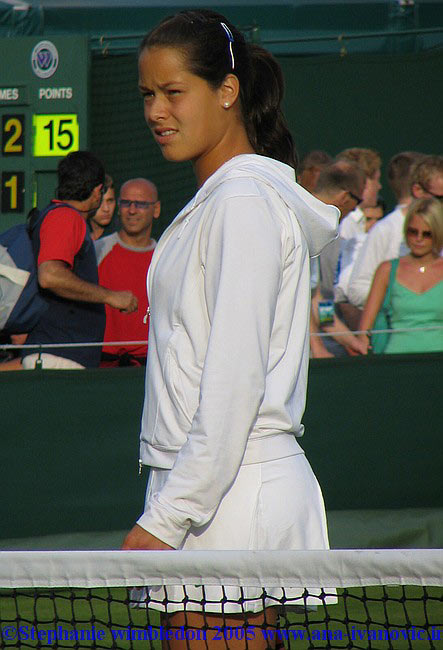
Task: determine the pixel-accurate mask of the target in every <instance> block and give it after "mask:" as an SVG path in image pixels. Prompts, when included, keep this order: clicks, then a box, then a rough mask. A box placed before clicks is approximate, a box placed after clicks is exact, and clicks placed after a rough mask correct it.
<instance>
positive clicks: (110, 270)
mask: <svg viewBox="0 0 443 650" xmlns="http://www.w3.org/2000/svg"><path fill="white" fill-rule="evenodd" d="M118 206H119V217H120V222H121V229H120V230H119V231H118V232H116V233H113V234H112V235H109V236H108V237H102V238H101V239H99V240H97V241H96V242H95V247H96V252H97V263H98V273H99V281H100V284H103V285H105V286H107V287H109V288H111V289H114V290H115V291H120V290H121V289H122V288H123V287H124V288H127V289H130V290H131V291H132V292H133V293H134V294H135V295H136V296H137V300H138V305H139V309H138V311H137V312H135V313H133V314H129V315H125V316H122V314H121V313H120V312H117V311H116V310H114V309H109V308H108V307H106V329H105V337H104V341H105V343H106V342H107V341H110V342H114V341H116V342H118V343H117V344H116V345H112V346H108V345H106V346H104V348H103V353H102V363H101V365H102V366H125V365H144V364H145V363H146V353H147V343H146V341H147V337H148V326H147V322H146V321H147V318H145V315H146V314H147V311H148V297H147V293H146V274H147V272H148V268H149V265H150V263H151V259H152V255H153V253H154V248H155V245H156V243H157V242H156V241H155V240H154V239H152V238H151V230H152V223H153V220H154V219H157V218H158V217H159V216H160V201H159V200H158V193H157V188H156V187H155V185H154V184H153V183H152V182H151V181H148V180H147V179H145V178H134V179H131V180H129V181H127V182H126V183H124V184H123V185H122V187H121V189H120V197H119V199H118ZM128 341H142V342H143V343H138V344H136V345H127V344H125V343H127V342H128ZM120 342H121V343H120Z"/></svg>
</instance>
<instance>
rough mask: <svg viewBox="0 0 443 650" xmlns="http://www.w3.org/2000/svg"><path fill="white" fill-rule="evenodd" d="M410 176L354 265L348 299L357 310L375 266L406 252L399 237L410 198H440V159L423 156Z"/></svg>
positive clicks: (442, 168)
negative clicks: (404, 193) (403, 193)
mask: <svg viewBox="0 0 443 650" xmlns="http://www.w3.org/2000/svg"><path fill="white" fill-rule="evenodd" d="M417 156H420V154H417ZM411 174H412V175H411V178H410V190H409V194H408V196H407V197H403V198H402V199H401V201H402V202H401V203H399V204H398V205H397V206H396V208H395V209H394V210H393V211H392V212H391V213H390V214H389V215H387V216H386V217H385V218H384V219H383V220H382V221H381V222H380V223H378V224H377V225H376V226H374V228H372V230H371V232H370V233H369V234H368V236H367V238H366V241H365V242H364V244H363V246H362V248H361V250H360V253H359V255H358V257H357V260H356V262H355V264H354V269H353V271H352V275H351V279H350V282H349V288H348V298H349V301H350V302H351V303H352V304H353V305H355V306H356V307H359V308H360V309H362V308H363V306H364V304H365V302H366V298H367V296H368V293H369V290H370V288H371V284H372V278H373V276H374V273H375V271H376V270H377V268H378V266H379V265H380V264H381V263H382V262H384V261H386V260H390V259H395V258H397V257H401V256H402V255H406V254H407V252H408V248H407V246H406V242H405V241H404V236H403V223H404V218H405V213H406V209H407V206H408V205H409V203H410V202H411V201H412V200H413V199H420V198H425V197H432V196H434V197H437V198H441V199H443V156H426V157H425V158H423V159H422V160H421V162H418V163H417V164H416V165H415V166H413V167H412V172H411Z"/></svg>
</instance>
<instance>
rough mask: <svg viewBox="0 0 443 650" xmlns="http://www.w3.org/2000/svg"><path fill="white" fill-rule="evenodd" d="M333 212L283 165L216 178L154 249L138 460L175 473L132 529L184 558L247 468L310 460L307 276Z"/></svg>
mask: <svg viewBox="0 0 443 650" xmlns="http://www.w3.org/2000/svg"><path fill="white" fill-rule="evenodd" d="M338 217H339V211H338V209H337V208H335V207H333V206H327V205H325V204H323V203H322V202H321V201H319V200H318V199H316V198H315V197H313V196H312V195H311V194H309V192H307V191H306V190H304V189H303V188H301V187H300V186H298V185H297V184H296V183H295V179H294V171H293V169H292V168H290V167H289V166H287V165H285V164H283V163H280V162H278V161H275V160H272V159H270V158H266V157H264V156H258V155H255V154H243V155H240V156H236V157H235V158H232V159H231V160H229V161H228V162H226V163H225V164H224V165H223V166H222V167H220V168H219V169H218V170H217V171H216V172H215V173H214V174H213V175H212V176H211V177H210V178H208V179H207V181H206V182H205V183H204V185H203V186H202V187H201V188H200V190H199V191H198V192H197V194H196V195H195V196H194V198H193V199H192V200H191V201H190V202H189V203H188V205H187V206H186V207H185V208H184V209H183V210H182V211H181V212H180V213H179V214H178V215H177V217H176V219H175V220H174V221H173V223H172V224H171V225H170V226H169V228H168V229H167V230H166V231H165V232H164V234H163V236H162V238H161V239H160V241H159V243H158V245H157V247H156V250H155V253H154V256H153V259H152V262H151V266H150V270H149V275H148V294H149V302H150V309H151V321H150V329H149V350H148V363H147V371H146V372H147V374H146V398H145V404H144V410H143V418H142V429H141V461H142V462H143V464H145V465H150V466H152V467H159V468H165V469H171V470H172V471H170V472H169V474H168V479H167V481H166V483H165V484H164V486H163V488H162V490H161V491H160V492H159V493H157V494H154V495H152V497H151V499H150V501H149V504H148V506H147V509H146V511H145V513H144V514H143V515H142V516H141V518H140V519H139V521H138V524H139V525H140V526H142V527H143V528H145V529H146V530H148V531H149V532H150V533H152V534H153V535H155V536H156V537H158V538H159V539H161V540H163V541H164V542H166V543H168V544H170V545H171V546H173V547H175V548H177V547H179V546H180V544H181V543H182V541H183V538H184V537H185V535H186V531H187V530H188V528H189V527H190V526H191V525H192V526H197V527H198V526H202V525H204V524H205V523H207V522H208V521H209V520H210V519H211V517H212V516H213V514H214V513H215V511H216V509H217V506H218V504H219V503H220V501H221V499H222V498H223V495H224V494H225V493H226V492H227V490H228V489H229V487H230V486H231V485H232V483H233V481H234V479H235V477H236V475H237V472H238V470H239V467H240V465H241V464H248V463H256V462H262V461H266V460H272V459H275V458H283V457H285V456H290V455H293V454H297V453H303V451H302V449H301V447H300V446H299V445H298V443H297V441H296V437H299V436H301V435H303V425H302V424H301V418H302V415H303V411H304V408H305V399H306V385H307V371H308V358H309V309H310V268H309V255H310V256H316V255H318V254H319V253H320V251H321V250H322V248H324V246H326V244H328V243H329V242H330V241H331V240H333V239H335V238H336V236H337V232H336V231H337V226H338Z"/></svg>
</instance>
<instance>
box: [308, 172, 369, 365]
mask: <svg viewBox="0 0 443 650" xmlns="http://www.w3.org/2000/svg"><path fill="white" fill-rule="evenodd" d="M364 187H365V173H364V171H363V170H362V169H360V168H359V167H358V165H355V164H354V163H352V162H346V161H344V160H341V161H337V162H335V163H333V164H332V165H329V166H328V167H325V169H324V170H323V171H322V172H321V174H320V176H319V179H318V181H317V185H316V188H315V190H314V192H313V194H314V196H315V197H317V198H318V199H320V200H321V201H323V202H324V203H327V204H330V205H335V206H336V207H337V208H339V210H340V212H341V218H344V217H346V215H347V214H348V213H349V211H350V210H352V209H353V208H355V206H356V205H357V204H358V203H359V202H360V200H361V196H362V192H363V188H364ZM339 250H340V240H339V238H337V239H335V240H334V241H332V242H330V243H329V244H328V245H327V246H326V247H325V248H324V250H323V251H322V253H321V255H320V257H319V264H318V265H317V264H316V263H315V261H314V263H313V266H312V270H313V271H315V270H317V269H318V268H319V278H318V286H317V287H316V289H315V291H314V294H313V298H312V304H311V325H310V331H311V334H314V336H311V356H312V357H314V358H319V357H328V356H329V357H331V356H336V355H337V354H344V355H346V354H347V352H346V351H345V350H344V347H345V348H351V349H353V350H354V351H355V352H357V351H358V350H357V349H356V347H355V346H356V345H357V347H358V341H357V340H356V339H355V337H353V336H346V337H340V336H339V337H335V336H334V334H335V332H343V331H346V329H347V328H346V327H345V325H344V324H343V323H342V322H341V321H339V319H338V318H337V317H336V315H335V314H334V309H333V307H334V306H333V298H334V294H333V287H334V275H335V270H336V267H337V260H338V254H339ZM311 277H312V271H311ZM325 301H326V303H328V304H329V312H330V314H329V317H328V319H327V320H328V322H324V323H322V322H321V308H322V307H323V306H324V305H325V304H326V303H325ZM320 303H321V304H320ZM329 321H330V322H329ZM320 329H322V330H323V331H326V332H328V333H330V334H331V336H332V337H333V338H335V340H336V342H337V343H340V345H337V344H336V343H335V342H334V341H331V340H329V339H328V341H326V340H324V339H322V338H320V337H318V336H315V334H318V333H319V331H320ZM354 339H355V340H354ZM328 348H330V349H328Z"/></svg>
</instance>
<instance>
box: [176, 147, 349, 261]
mask: <svg viewBox="0 0 443 650" xmlns="http://www.w3.org/2000/svg"><path fill="white" fill-rule="evenodd" d="M245 177H247V178H255V179H257V180H258V181H260V182H262V183H265V184H267V185H269V186H270V187H271V188H272V189H273V190H275V191H276V192H277V193H278V194H279V196H280V198H281V199H282V201H283V202H284V203H285V204H286V205H287V206H288V208H289V209H290V210H291V211H292V212H293V213H294V214H295V216H296V218H297V221H298V223H299V225H300V228H301V230H302V232H303V234H304V236H305V238H306V241H307V243H308V248H309V255H310V257H316V256H317V255H319V254H320V253H321V251H322V250H323V248H324V247H325V246H326V245H327V244H329V243H330V242H331V241H333V240H334V239H337V237H338V232H337V228H338V220H339V217H340V210H339V209H338V208H336V207H335V206H333V205H327V204H326V203H323V202H322V201H320V200H319V199H317V198H315V196H312V194H311V193H310V192H308V191H307V190H305V189H304V188H303V187H301V186H300V185H298V183H297V182H296V180H295V172H294V170H293V169H292V167H289V165H285V164H284V163H282V162H280V161H278V160H274V159H273V158H267V157H266V156H259V155H257V154H241V155H239V156H235V157H234V158H231V159H230V160H228V162H226V163H225V164H224V165H222V166H221V167H220V168H219V169H217V171H216V172H215V173H214V174H212V176H210V177H209V178H208V179H207V180H206V181H205V183H204V184H203V185H202V187H201V188H200V189H199V191H198V192H197V194H196V195H195V197H194V198H193V200H192V201H191V203H190V204H188V206H187V208H189V209H193V208H194V207H196V205H198V204H199V203H201V202H202V201H204V200H205V199H206V198H207V197H208V195H209V194H211V193H212V192H213V191H214V189H215V188H216V187H217V186H218V185H220V184H221V183H223V182H225V181H226V180H228V179H231V178H245Z"/></svg>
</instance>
